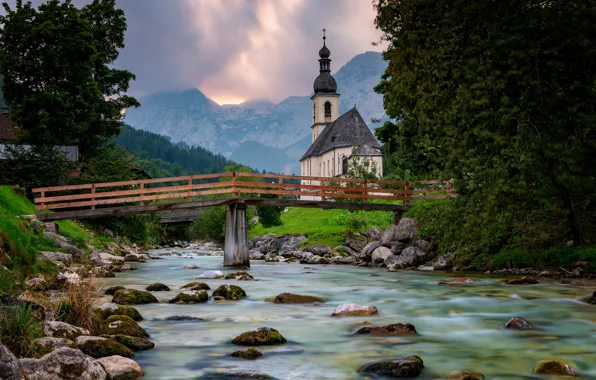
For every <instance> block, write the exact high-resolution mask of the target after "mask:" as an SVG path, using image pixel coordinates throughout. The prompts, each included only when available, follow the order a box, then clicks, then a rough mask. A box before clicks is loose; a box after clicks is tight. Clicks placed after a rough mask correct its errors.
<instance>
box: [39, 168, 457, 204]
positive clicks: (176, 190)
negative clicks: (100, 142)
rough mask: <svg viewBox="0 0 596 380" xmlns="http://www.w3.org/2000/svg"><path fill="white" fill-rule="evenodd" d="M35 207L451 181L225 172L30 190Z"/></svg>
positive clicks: (387, 197) (372, 196)
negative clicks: (33, 196)
mask: <svg viewBox="0 0 596 380" xmlns="http://www.w3.org/2000/svg"><path fill="white" fill-rule="evenodd" d="M33 193H34V194H36V198H35V204H36V208H37V209H38V210H39V211H46V210H64V209H77V210H89V209H96V208H102V207H114V206H128V205H141V206H142V205H145V204H147V203H155V202H160V201H166V200H177V201H179V202H184V201H193V200H197V199H205V198H208V197H220V198H221V197H224V196H225V195H228V197H229V198H255V197H259V196H268V197H274V198H275V196H277V198H294V199H309V200H311V201H312V200H316V201H341V202H361V203H367V202H369V201H373V200H380V201H402V202H403V203H404V204H406V205H407V204H409V203H410V202H412V201H418V200H427V199H439V198H448V197H455V194H454V193H453V187H452V181H436V180H430V181H387V180H361V179H347V178H325V177H305V176H292V175H270V174H258V173H241V172H235V173H232V172H229V173H219V174H204V175H192V176H183V177H172V178H157V179H145V180H135V181H121V182H106V183H93V184H85V185H71V186H56V187H43V188H36V189H33Z"/></svg>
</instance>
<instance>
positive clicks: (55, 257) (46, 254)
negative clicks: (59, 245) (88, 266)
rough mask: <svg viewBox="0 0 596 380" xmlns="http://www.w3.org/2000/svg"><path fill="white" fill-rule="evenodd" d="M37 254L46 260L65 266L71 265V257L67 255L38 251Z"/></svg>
mask: <svg viewBox="0 0 596 380" xmlns="http://www.w3.org/2000/svg"><path fill="white" fill-rule="evenodd" d="M39 254H40V255H41V256H43V257H45V258H46V259H48V260H52V261H59V262H61V263H64V264H66V265H70V264H71V263H72V255H71V254H68V253H63V252H47V251H40V252H39Z"/></svg>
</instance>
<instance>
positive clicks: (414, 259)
mask: <svg viewBox="0 0 596 380" xmlns="http://www.w3.org/2000/svg"><path fill="white" fill-rule="evenodd" d="M427 259H428V253H426V252H424V251H423V250H421V249H420V248H418V247H414V246H412V247H408V248H406V249H404V250H403V252H402V253H401V255H399V256H395V258H394V259H392V260H390V261H387V262H386V263H385V264H386V265H387V267H388V268H395V269H403V268H409V267H413V266H418V265H420V264H423V263H425V262H426V261H427Z"/></svg>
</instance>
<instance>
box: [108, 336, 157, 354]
mask: <svg viewBox="0 0 596 380" xmlns="http://www.w3.org/2000/svg"><path fill="white" fill-rule="evenodd" d="M101 337H102V338H108V339H112V340H115V341H116V342H118V343H120V344H122V345H123V346H125V347H126V348H129V349H131V350H133V351H135V352H136V351H143V350H149V349H151V348H153V347H155V343H153V342H152V341H150V340H147V339H145V338H139V337H136V336H128V335H102V336H101Z"/></svg>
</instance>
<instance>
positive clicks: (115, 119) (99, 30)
mask: <svg viewBox="0 0 596 380" xmlns="http://www.w3.org/2000/svg"><path fill="white" fill-rule="evenodd" d="M3 6H4V9H5V12H6V15H4V16H0V25H1V28H2V29H1V30H0V72H2V74H3V75H4V78H3V85H4V86H3V91H4V97H5V100H6V102H7V103H8V105H9V106H10V108H11V116H10V117H11V119H12V121H13V122H14V123H15V124H16V125H18V126H19V127H20V128H21V130H20V133H19V136H18V137H19V139H20V140H21V141H22V142H26V143H29V144H33V145H72V144H76V145H78V146H79V149H80V152H81V154H82V155H83V157H86V156H89V155H91V154H93V152H94V151H95V150H96V149H97V148H99V147H101V146H102V145H103V144H104V143H105V142H107V140H108V139H109V138H110V137H112V136H114V135H117V134H118V133H119V132H120V127H121V125H122V118H123V115H122V111H123V110H124V109H126V108H128V107H133V106H138V105H139V103H138V102H137V101H136V99H135V98H133V97H130V96H127V95H126V92H127V90H128V88H129V84H130V81H131V80H134V79H135V76H134V75H133V74H132V73H130V72H128V71H126V70H118V69H115V68H113V67H112V66H111V65H112V64H113V63H114V61H115V60H116V59H117V58H118V50H119V49H122V48H123V47H124V32H125V31H126V18H125V17H124V12H123V11H122V10H120V9H117V8H116V5H115V0H94V1H93V2H92V3H91V4H89V5H87V6H85V7H83V8H81V9H78V8H76V7H75V6H74V5H73V4H72V3H71V1H70V0H65V1H60V0H49V1H47V2H45V3H42V4H41V5H40V6H39V7H38V8H37V9H35V8H34V7H33V6H32V5H31V2H27V3H23V1H22V0H17V2H16V7H15V9H11V8H10V7H9V6H8V4H7V3H3Z"/></svg>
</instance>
